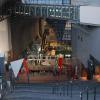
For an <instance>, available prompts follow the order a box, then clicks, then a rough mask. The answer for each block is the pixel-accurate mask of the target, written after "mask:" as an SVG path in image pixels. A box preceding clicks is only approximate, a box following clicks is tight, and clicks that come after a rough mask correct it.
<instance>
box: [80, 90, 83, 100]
mask: <svg viewBox="0 0 100 100" xmlns="http://www.w3.org/2000/svg"><path fill="white" fill-rule="evenodd" d="M80 98H81V100H82V99H83V97H82V92H80Z"/></svg>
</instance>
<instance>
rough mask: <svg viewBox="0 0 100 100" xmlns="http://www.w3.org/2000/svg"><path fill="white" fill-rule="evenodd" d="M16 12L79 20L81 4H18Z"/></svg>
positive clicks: (18, 13)
mask: <svg viewBox="0 0 100 100" xmlns="http://www.w3.org/2000/svg"><path fill="white" fill-rule="evenodd" d="M14 13H15V14H17V15H29V16H34V17H43V18H53V19H64V20H70V21H72V22H79V6H72V5H40V4H38V5H37V4H22V3H21V4H17V5H16V7H15V9H14Z"/></svg>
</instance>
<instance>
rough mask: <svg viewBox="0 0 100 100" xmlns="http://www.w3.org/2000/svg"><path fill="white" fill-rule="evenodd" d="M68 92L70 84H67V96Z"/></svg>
mask: <svg viewBox="0 0 100 100" xmlns="http://www.w3.org/2000/svg"><path fill="white" fill-rule="evenodd" d="M68 90H69V85H68V83H67V96H68Z"/></svg>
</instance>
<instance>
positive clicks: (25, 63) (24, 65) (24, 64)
mask: <svg viewBox="0 0 100 100" xmlns="http://www.w3.org/2000/svg"><path fill="white" fill-rule="evenodd" d="M23 67H24V68H25V72H26V74H27V73H28V72H29V70H28V65H27V59H24V60H23Z"/></svg>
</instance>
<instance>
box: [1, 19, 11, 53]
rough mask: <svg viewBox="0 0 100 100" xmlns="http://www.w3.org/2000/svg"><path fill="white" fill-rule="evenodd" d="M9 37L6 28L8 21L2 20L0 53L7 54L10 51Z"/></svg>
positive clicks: (8, 30)
mask: <svg viewBox="0 0 100 100" xmlns="http://www.w3.org/2000/svg"><path fill="white" fill-rule="evenodd" d="M9 36H10V29H9V27H8V21H7V20H4V21H2V22H0V52H1V53H4V54H5V53H7V52H8V51H9V50H10V49H11V42H10V41H11V40H9V39H11V38H9Z"/></svg>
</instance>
